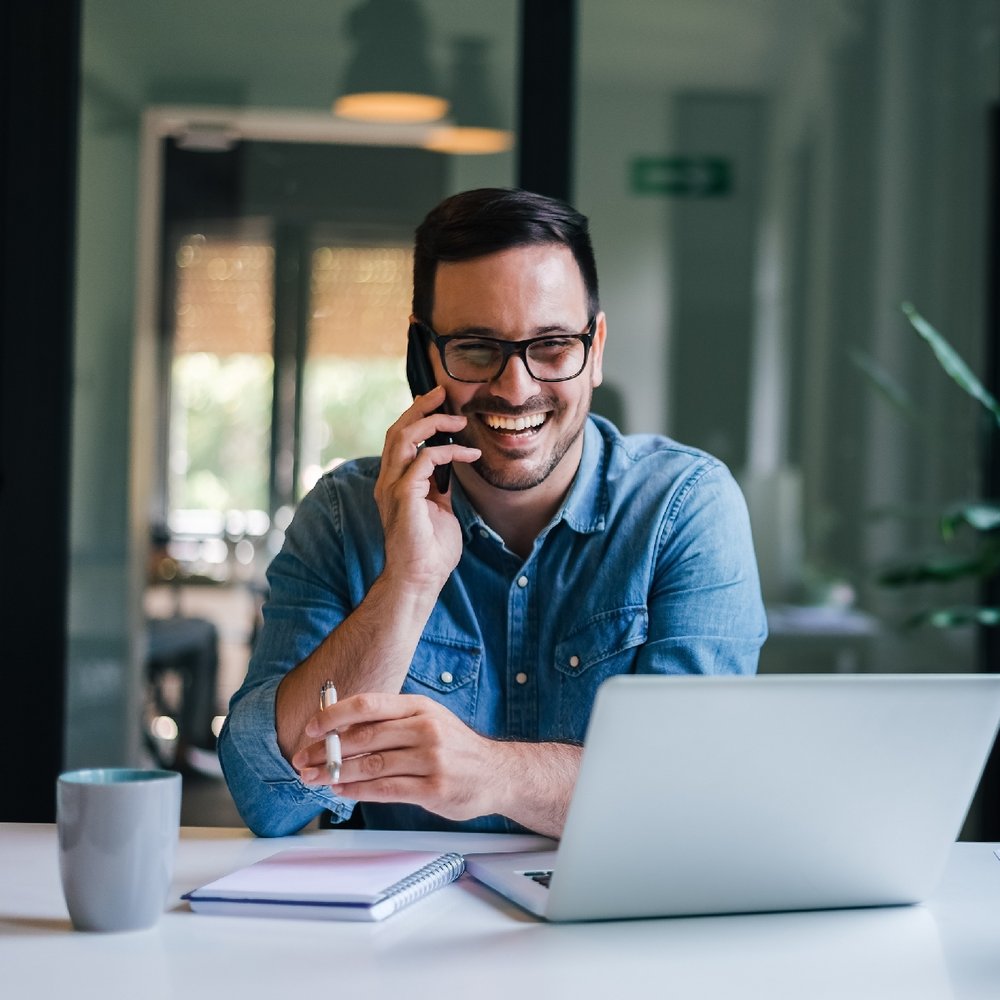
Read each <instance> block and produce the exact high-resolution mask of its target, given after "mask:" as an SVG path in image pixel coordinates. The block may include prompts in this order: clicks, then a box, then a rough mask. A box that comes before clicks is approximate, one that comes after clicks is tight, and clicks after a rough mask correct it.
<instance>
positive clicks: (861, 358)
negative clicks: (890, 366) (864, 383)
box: [848, 347, 919, 421]
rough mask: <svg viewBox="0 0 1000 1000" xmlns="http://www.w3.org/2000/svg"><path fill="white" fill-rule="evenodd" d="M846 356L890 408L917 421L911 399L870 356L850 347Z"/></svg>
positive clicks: (916, 414) (915, 410)
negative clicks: (866, 377) (869, 381)
mask: <svg viewBox="0 0 1000 1000" xmlns="http://www.w3.org/2000/svg"><path fill="white" fill-rule="evenodd" d="M848 356H849V357H850V359H851V361H852V362H853V363H854V365H855V366H856V367H858V368H859V369H860V370H861V371H862V372H864V374H865V375H867V376H868V378H869V379H870V380H871V382H872V384H873V385H874V386H875V388H876V389H877V390H878V391H879V393H880V394H881V395H882V397H883V399H885V400H886V402H888V403H889V404H890V405H891V406H893V407H895V409H897V410H899V412H900V413H902V414H903V416H904V417H906V418H907V419H908V420H913V421H917V420H918V419H919V417H918V411H917V407H916V405H915V403H914V402H913V399H912V397H911V396H910V394H909V393H908V392H907V391H906V389H904V388H903V386H902V385H900V384H899V382H897V381H896V380H895V379H894V378H893V377H892V375H890V374H889V372H887V371H886V370H885V368H883V367H882V366H881V365H880V364H879V363H878V362H877V361H876V360H875V359H874V358H873V357H872V356H871V355H870V354H868V353H867V352H865V351H862V350H861V349H860V348H857V347H852V348H850V350H849V351H848Z"/></svg>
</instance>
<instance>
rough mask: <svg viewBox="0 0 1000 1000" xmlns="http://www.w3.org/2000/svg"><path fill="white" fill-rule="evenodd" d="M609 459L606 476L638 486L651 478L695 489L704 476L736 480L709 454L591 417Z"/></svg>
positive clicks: (657, 481) (661, 483) (658, 482)
mask: <svg viewBox="0 0 1000 1000" xmlns="http://www.w3.org/2000/svg"><path fill="white" fill-rule="evenodd" d="M591 420H592V421H593V423H594V425H595V427H596V428H597V431H598V432H599V433H600V435H601V438H602V441H603V444H604V452H605V456H606V460H605V463H604V464H605V475H606V477H607V478H608V479H609V480H610V481H614V480H618V479H623V480H625V481H627V482H629V483H631V484H634V485H638V484H640V483H643V482H646V481H648V480H649V479H651V478H652V479H653V481H654V482H655V483H656V484H658V485H659V486H660V487H661V488H662V486H663V485H664V484H666V483H671V484H674V485H677V486H681V485H687V486H691V485H693V484H694V483H695V482H697V481H698V480H699V479H701V478H702V477H703V476H706V475H711V476H713V477H714V478H719V479H732V476H731V474H730V472H729V469H728V468H727V467H726V465H725V464H724V463H723V462H722V461H720V460H719V459H718V458H716V457H715V456H714V455H710V454H709V453H708V452H707V451H702V450H701V449H700V448H694V447H692V446H691V445H686V444H682V443H681V442H679V441H675V440H674V439H673V438H669V437H666V436H664V435H662V434H622V433H621V432H620V431H619V430H618V429H617V428H616V427H615V426H614V424H612V423H610V421H608V420H605V419H604V418H603V417H598V416H593V415H592V416H591Z"/></svg>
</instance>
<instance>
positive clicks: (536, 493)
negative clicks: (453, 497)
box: [453, 434, 583, 559]
mask: <svg viewBox="0 0 1000 1000" xmlns="http://www.w3.org/2000/svg"><path fill="white" fill-rule="evenodd" d="M582 454H583V435H582V434H581V435H580V437H579V439H578V441H577V442H576V443H575V444H574V446H573V447H572V448H570V449H569V451H567V453H566V454H565V455H564V456H563V460H562V461H561V462H560V463H559V465H558V466H556V468H554V469H553V470H552V472H551V473H549V475H548V476H547V477H546V478H545V480H544V481H543V482H541V483H539V484H538V485H537V486H532V487H531V488H530V489H526V490H503V489H499V488H498V487H496V486H491V485H490V484H489V483H487V482H486V480H484V479H482V478H481V477H480V475H479V473H478V472H476V471H475V469H473V468H471V467H470V466H468V465H460V464H459V463H457V462H456V463H455V465H454V466H453V469H454V475H456V476H457V477H458V479H459V482H460V483H461V484H462V489H463V490H464V491H465V495H466V496H467V497H468V498H469V500H470V502H471V503H472V506H473V507H475V508H476V511H477V512H478V514H479V516H480V517H481V518H482V519H483V520H484V521H485V522H486V523H487V524H488V525H489V526H490V527H491V528H492V529H493V530H494V531H495V532H496V533H497V534H498V535H499V536H500V537H501V538H502V539H503V540H504V544H505V545H506V546H507V548H509V549H510V550H511V552H514V553H516V554H517V555H519V556H520V557H521V558H522V559H526V558H527V557H528V554H529V553H530V552H531V547H532V545H534V544H535V539H536V538H537V537H538V535H539V533H540V532H541V530H542V529H543V528H544V527H545V526H546V525H547V524H548V523H549V521H551V520H552V518H553V517H554V516H555V514H556V511H558V510H559V506H560V504H562V502H563V500H564V499H565V498H566V494H567V493H568V492H569V488H570V486H571V485H572V483H573V477H574V476H575V475H576V470H577V469H578V468H579V467H580V457H581V455H582Z"/></svg>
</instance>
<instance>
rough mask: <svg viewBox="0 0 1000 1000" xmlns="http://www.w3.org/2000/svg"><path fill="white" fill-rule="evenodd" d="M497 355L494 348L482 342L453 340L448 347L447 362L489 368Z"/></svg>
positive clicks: (497, 352)
mask: <svg viewBox="0 0 1000 1000" xmlns="http://www.w3.org/2000/svg"><path fill="white" fill-rule="evenodd" d="M499 355H500V352H499V351H498V350H497V348H496V347H494V346H493V345H492V344H489V343H487V342H485V341H482V340H455V341H452V342H451V343H450V344H449V345H448V360H449V362H453V363H455V364H461V365H471V366H473V367H477V368H489V367H491V366H493V365H495V364H496V362H497V358H498V357H499Z"/></svg>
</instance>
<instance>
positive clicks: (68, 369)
mask: <svg viewBox="0 0 1000 1000" xmlns="http://www.w3.org/2000/svg"><path fill="white" fill-rule="evenodd" d="M41 6H42V8H45V7H46V5H45V4H42V5H41ZM48 6H49V7H51V11H48V13H45V12H44V11H40V12H36V13H31V12H28V11H23V12H16V13H15V12H8V13H7V14H6V15H5V17H6V18H7V26H8V32H7V35H6V38H5V43H4V44H5V52H6V53H7V54H8V55H9V56H10V57H11V58H10V59H8V60H7V65H8V69H7V70H6V71H5V84H4V86H5V89H4V98H5V106H6V109H7V111H8V112H9V114H8V115H7V117H6V121H7V125H6V126H5V139H4V142H5V146H4V159H5V162H6V164H7V169H6V173H5V175H4V176H5V185H6V190H5V196H6V202H5V205H6V208H5V212H6V218H7V220H8V226H7V227H6V231H5V235H4V241H5V261H6V262H7V265H6V273H5V275H4V292H3V295H4V300H3V304H4V313H3V315H4V355H3V359H4V362H3V366H2V367H0V377H2V379H3V383H2V384H3V397H4V399H3V404H2V405H3V411H2V413H3V424H2V428H0V429H2V434H3V452H2V453H0V461H2V463H3V465H2V470H0V471H2V476H3V480H2V483H0V490H2V492H0V500H2V503H3V517H4V533H5V535H6V536H7V539H8V542H7V544H5V551H4V555H3V567H4V574H3V576H4V587H5V595H6V596H5V598H4V600H3V607H4V612H3V613H4V616H5V618H4V624H5V628H4V631H5V633H7V634H8V635H10V636H12V638H11V640H10V641H9V643H8V644H7V652H6V653H5V654H3V655H2V659H3V662H4V664H5V667H6V669H5V671H4V673H5V675H7V676H10V677H12V678H15V679H14V680H13V682H12V689H11V690H12V692H14V693H15V694H16V698H15V697H10V698H8V699H7V700H6V702H5V703H4V708H3V709H2V711H3V714H4V716H5V718H6V719H7V720H8V723H9V725H8V730H9V734H10V735H9V736H8V738H9V739H10V740H11V742H12V744H14V745H15V746H16V747H18V748H19V749H18V752H19V753H20V755H21V757H24V755H25V754H27V756H28V758H29V760H27V761H24V760H18V758H17V756H16V755H13V754H8V755H7V758H8V760H7V761H5V765H4V768H5V773H6V772H7V769H8V768H9V769H10V772H11V779H12V780H13V781H14V784H13V785H11V784H10V783H9V782H8V787H9V788H13V791H12V792H11V794H10V795H9V796H8V800H7V802H6V806H5V809H6V815H5V816H4V818H11V819H29V818H46V815H47V814H48V813H49V812H50V811H51V803H50V800H51V795H50V794H49V788H50V786H51V782H52V779H53V777H54V774H55V772H56V771H57V770H58V769H59V768H62V767H73V766H86V765H92V764H104V763H130V762H146V763H148V762H149V761H151V760H152V761H157V760H158V761H163V762H165V763H167V764H176V765H178V766H182V767H184V768H185V769H186V770H187V771H188V772H189V774H190V776H191V779H192V780H191V781H190V782H189V783H188V787H189V790H190V791H189V793H188V800H187V802H188V805H187V809H188V812H187V818H188V821H191V822H197V821H204V822H214V821H218V822H225V821H229V820H231V819H232V815H231V812H227V806H226V804H225V796H224V794H223V795H221V796H220V795H218V794H217V792H218V790H219V788H220V787H221V785H220V783H219V781H218V777H217V765H216V764H215V761H214V756H213V745H214V733H215V732H216V731H217V729H218V726H219V724H220V723H221V718H222V716H223V714H224V712H225V707H226V702H227V700H228V697H229V695H230V694H231V693H232V691H233V690H234V689H235V687H236V686H238V684H239V682H240V680H241V679H242V676H243V672H244V671H245V669H246V662H247V657H248V655H249V649H250V647H251V645H252V642H253V636H254V631H255V628H256V627H257V623H258V618H259V609H260V604H261V601H262V599H263V596H264V593H265V584H264V575H263V573H264V569H265V568H266V565H267V562H268V560H269V559H270V557H271V555H273V553H274V552H275V551H276V549H277V547H278V546H280V543H281V532H282V529H283V527H284V526H285V525H286V524H287V522H288V518H289V517H290V515H291V512H292V511H293V510H294V507H295V504H296V502H297V501H298V499H299V498H300V497H301V496H302V494H303V492H304V491H306V490H307V489H308V488H309V487H310V485H311V484H312V483H313V482H314V481H315V479H316V478H317V477H318V475H320V474H321V472H322V471H323V470H324V469H327V468H329V467H330V466H331V464H333V463H335V462H337V461H339V460H342V459H345V458H350V457H352V456H354V455H357V454H369V453H373V452H377V451H378V450H380V447H381V441H382V436H383V433H384V429H385V427H386V426H387V424H388V423H389V422H391V420H392V419H394V417H395V415H396V414H398V412H399V411H400V410H401V409H402V408H403V407H404V406H405V405H406V401H407V398H408V396H407V391H406V385H405V379H404V376H403V364H402V357H403V347H404V337H403V333H404V330H405V323H406V317H407V314H408V311H409V292H410V275H409V244H410V241H411V237H412V231H413V228H414V226H415V225H416V224H417V223H418V222H419V220H420V219H421V217H422V216H423V214H424V213H425V212H426V210H427V209H428V208H429V207H430V206H431V205H433V204H434V203H436V202H437V201H438V200H440V198H442V197H444V196H445V195H447V194H449V193H451V192H454V191H458V190H462V189H465V188H469V187H475V186H480V185H499V186H513V185H518V184H523V185H524V186H528V187H533V188H535V189H537V190H545V191H546V192H547V193H552V194H556V195H560V196H564V197H568V198H569V199H570V200H572V201H573V202H574V203H575V204H576V205H577V206H578V207H579V208H580V209H581V210H582V211H583V212H585V213H586V214H587V215H589V217H590V219H591V222H592V232H593V238H594V243H595V248H596V252H597V258H598V267H599V271H600V277H601V292H602V302H603V306H604V308H605V310H606V312H607V314H608V322H609V331H610V333H609V343H608V353H607V358H606V378H607V380H608V386H607V387H606V389H605V390H604V391H602V392H601V393H600V394H599V395H598V396H597V397H596V398H595V407H596V408H597V409H599V410H602V411H603V412H605V413H607V414H609V415H612V416H613V417H614V418H615V419H616V420H617V421H618V422H619V423H620V424H621V426H622V428H623V430H626V431H629V432H637V431H653V432H659V433H667V434H670V435H672V436H674V437H677V438H679V439H680V440H683V441H685V442H687V443H691V444H695V445H698V446H701V447H704V448H706V449H708V450H710V451H712V452H714V453H715V454H717V455H718V456H719V457H721V458H722V459H724V460H725V461H726V462H727V463H728V464H729V465H730V466H731V467H732V469H733V470H734V472H735V473H736V474H737V476H738V477H739V478H740V481H741V483H742V484H743V486H744V490H745V492H746V494H747V498H748V502H749V505H750V510H751V519H752V521H753V526H754V533H755V541H756V544H757V549H758V557H759V560H760V565H761V574H762V580H763V583H764V588H765V597H766V599H767V603H768V606H769V613H770V617H771V632H772V636H771V639H770V640H769V642H768V644H767V646H766V647H765V649H764V652H763V655H762V659H761V669H762V670H764V671H826V670H868V671H969V670H996V669H997V668H998V664H1000V659H998V657H997V656H996V655H995V654H994V649H993V642H994V640H993V630H991V629H984V628H980V627H978V626H976V625H966V626H963V627H951V628H934V627H929V626H924V627H919V628H907V627H904V624H903V623H905V622H906V621H907V620H909V619H910V618H912V617H913V616H915V615H918V614H920V613H921V612H923V611H925V610H927V609H936V608H942V607H953V606H958V605H962V606H972V605H975V604H977V603H978V602H980V601H981V599H983V600H986V601H987V602H988V601H989V600H990V598H991V594H990V593H988V592H986V593H984V591H983V587H982V585H981V584H980V582H978V581H976V580H970V579H965V578H963V579H961V580H959V581H957V582H955V583H951V584H947V585H934V584H929V585H920V586H911V587H903V588H894V589H893V588H887V587H885V586H883V585H881V584H880V583H879V582H878V578H879V574H880V573H881V572H883V571H884V570H885V569H886V567H890V566H892V565H894V564H897V563H899V562H902V561H905V560H907V559H912V558H919V557H922V556H923V555H924V554H934V553H936V551H937V548H938V547H939V539H938V530H937V522H938V515H939V514H940V513H941V511H943V510H945V509H947V508H948V507H949V506H950V505H952V504H954V503H955V502H958V501H968V500H973V499H976V498H982V497H989V496H996V494H997V492H998V488H1000V482H998V481H997V479H998V474H997V471H996V469H995V468H994V464H995V463H994V456H993V450H992V449H993V447H994V442H993V437H994V436H995V430H993V431H991V428H990V425H989V422H988V421H987V420H984V417H983V410H982V408H981V407H978V406H977V405H976V404H975V403H973V402H972V401H971V400H969V399H968V397H967V396H965V395H964V394H963V393H962V392H961V391H960V390H959V389H958V388H957V387H956V386H955V385H954V383H953V382H951V381H950V380H949V379H948V377H947V376H946V375H944V374H943V373H942V370H941V368H940V366H939V365H938V363H937V362H936V361H935V360H934V358H933V356H932V354H931V352H930V350H929V349H928V347H927V346H926V345H925V344H924V343H922V342H921V341H920V340H919V338H918V337H917V336H916V334H915V332H914V331H913V329H912V328H911V327H910V325H909V324H908V323H907V321H906V319H905V317H904V315H903V313H902V312H901V310H900V303H901V302H903V301H910V302H912V303H914V305H915V306H916V307H917V308H918V309H919V310H920V311H921V312H922V313H923V314H924V315H925V316H926V317H927V318H928V319H929V320H930V321H931V322H932V323H934V324H935V326H936V327H937V328H938V329H939V330H940V331H941V332H942V333H943V334H944V335H945V336H946V337H947V338H948V339H949V340H950V342H951V344H952V345H953V346H954V347H955V348H956V349H957V350H958V351H959V352H960V353H961V354H962V355H963V356H964V357H965V358H966V359H967V360H968V361H969V363H970V365H971V367H972V368H973V370H974V371H975V372H976V373H977V374H978V375H979V376H980V377H981V378H982V379H983V380H984V381H985V382H986V384H987V385H989V386H992V387H994V388H995V387H996V385H997V373H998V367H997V366H998V363H1000V362H998V356H997V352H996V345H997V334H998V328H997V300H996V288H997V278H998V273H997V267H998V257H997V240H998V233H997V226H996V213H997V210H998V199H1000V190H998V180H997V156H998V152H997V144H998V114H1000V112H998V100H1000V73H998V66H1000V10H998V8H997V5H996V4H995V2H991V0H752V2H747V0H624V2H621V3H616V4H611V3H607V2H604V0H575V2H574V0H522V2H521V3H514V2H510V3H496V2H487V0H420V2H419V3H418V2H416V0H322V2H320V0H292V2H289V3H285V4H274V3H271V2H263V0H241V2H240V3H235V2H228V0H211V2H205V0H198V2H195V0H174V2H172V3H170V4H154V3H152V2H150V0H82V2H79V3H73V2H64V3H53V4H50V5H48ZM417 55H419V56H421V57H422V59H423V62H424V66H423V69H424V71H425V73H426V75H427V80H426V86H423V85H422V86H423V89H427V90H429V91H431V92H432V93H433V94H434V95H437V96H440V97H444V98H445V99H447V100H450V110H448V111H446V112H445V117H444V118H443V119H442V118H440V117H439V118H436V119H434V118H432V120H430V121H410V122H404V123H398V122H396V123H388V122H385V121H381V122H374V123H373V122H371V121H368V120H363V119H358V118H355V117H350V118H349V117H345V115H344V113H343V112H344V108H343V107H340V108H338V110H339V111H340V112H341V113H339V114H334V102H335V101H337V100H338V98H340V97H342V96H343V95H344V94H345V93H346V92H349V91H351V90H352V88H353V89H356V87H355V84H357V82H358V80H357V74H358V73H361V74H362V75H365V74H367V75H368V76H369V77H370V78H371V77H373V76H377V75H378V73H379V72H381V73H383V74H385V75H386V77H388V76H392V75H395V73H396V72H397V71H401V65H400V64H401V63H402V62H404V61H408V60H410V58H411V57H414V56H417ZM419 69H420V67H419V66H418V67H417V68H416V69H415V70H414V72H417V71H419ZM362 85H363V86H370V87H374V88H376V89H378V88H379V86H380V84H379V81H377V80H374V79H369V80H367V81H364V82H363V84H362ZM403 86H408V85H400V87H403ZM415 86H416V85H414V87H415ZM385 87H386V88H388V89H393V88H392V87H389V84H385ZM348 110H349V109H348ZM362 114H366V112H362ZM438 114H439V115H440V111H439V112H438ZM462 128H464V129H465V131H462V130H461V129H462ZM469 128H475V129H476V130H477V131H474V132H473V131H469V130H468V129H469ZM473 142H477V143H479V144H480V145H479V146H478V147H473V146H472V145H470V144H471V143H473ZM484 144H485V145H484ZM29 205H30V206H31V207H30V208H29V207H27V206H29ZM39 206H42V207H39ZM46 213H47V214H46ZM13 223H18V224H17V225H15V224H13ZM866 369H867V372H868V373H867V374H866ZM872 372H875V373H876V375H877V378H876V379H873V378H872V375H871V373H872ZM876 381H881V387H879V386H876V384H875V383H876ZM900 393H905V394H906V395H907V396H908V397H909V399H910V400H912V401H913V404H914V410H913V411H912V412H909V413H907V412H905V407H900V406H894V405H892V403H891V402H890V401H889V400H888V398H887V397H888V396H891V395H894V394H895V395H897V396H898V395H899V394H900ZM967 536H968V538H971V533H964V534H963V533H962V532H960V533H959V537H958V539H957V541H956V542H955V543H953V545H952V547H953V548H957V549H961V548H962V546H963V545H964V544H966V542H967V540H968V539H967ZM8 615H9V616H10V617H9V619H8V617H7V616H8ZM38 746H41V747H42V748H43V749H42V750H41V751H33V750H32V749H30V748H36V747H38ZM33 752H37V753H40V758H39V760H40V766H39V762H38V761H36V762H32V761H31V760H30V757H31V754H32V753H33ZM15 761H18V762H17V764H16V765H15ZM24 766H31V767H35V769H36V770H35V774H34V775H33V776H32V777H31V778H20V779H19V778H17V777H16V774H17V773H19V772H20V770H21V768H23V767H24ZM39 786H44V788H42V790H41V791H39V790H38V789H39ZM991 794H992V798H991V799H990V801H992V802H994V803H995V804H994V805H993V806H992V809H993V812H992V813H991V811H990V807H989V806H987V807H986V808H985V809H981V810H980V812H981V813H982V815H981V817H979V819H978V820H977V822H978V823H979V826H978V827H977V829H976V830H975V831H973V832H975V833H982V834H984V835H989V836H991V837H994V838H1000V815H997V814H1000V805H997V804H996V803H998V802H1000V792H998V791H997V790H996V786H994V793H991ZM220 803H221V804H220ZM991 824H992V825H991Z"/></svg>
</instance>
